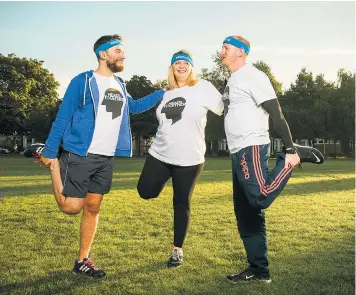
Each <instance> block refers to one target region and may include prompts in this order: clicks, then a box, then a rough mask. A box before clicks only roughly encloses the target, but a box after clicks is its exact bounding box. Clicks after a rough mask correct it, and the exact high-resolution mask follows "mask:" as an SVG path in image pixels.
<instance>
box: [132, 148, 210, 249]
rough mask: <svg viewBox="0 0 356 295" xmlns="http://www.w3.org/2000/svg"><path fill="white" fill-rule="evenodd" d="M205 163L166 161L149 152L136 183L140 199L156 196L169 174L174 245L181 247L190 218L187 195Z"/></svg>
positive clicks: (190, 193) (189, 195)
mask: <svg viewBox="0 0 356 295" xmlns="http://www.w3.org/2000/svg"><path fill="white" fill-rule="evenodd" d="M203 166H204V163H202V164H199V165H195V166H184V167H183V166H175V165H170V164H166V163H164V162H162V161H160V160H158V159H156V158H154V157H152V156H151V155H148V156H147V158H146V161H145V165H144V167H143V170H142V173H141V176H140V179H139V181H138V184H137V191H138V193H139V194H140V196H141V198H143V199H146V200H148V199H152V198H157V197H158V195H159V194H160V192H161V191H162V189H163V187H164V185H165V183H166V182H167V180H168V179H169V178H170V177H172V183H173V208H174V246H175V247H180V248H181V247H182V246H183V242H184V239H185V236H186V234H187V230H188V226H189V221H190V210H189V207H190V199H191V196H192V193H193V189H194V186H195V184H196V182H197V180H198V178H199V175H200V172H201V171H202V169H203Z"/></svg>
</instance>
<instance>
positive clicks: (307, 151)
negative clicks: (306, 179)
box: [283, 144, 324, 164]
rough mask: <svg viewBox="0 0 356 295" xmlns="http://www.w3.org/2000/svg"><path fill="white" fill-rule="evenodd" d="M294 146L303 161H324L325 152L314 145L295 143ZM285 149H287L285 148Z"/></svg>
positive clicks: (319, 162)
mask: <svg viewBox="0 0 356 295" xmlns="http://www.w3.org/2000/svg"><path fill="white" fill-rule="evenodd" d="M293 147H294V148H295V149H296V150H297V153H298V155H299V157H300V162H301V163H313V164H322V163H323V162H324V156H323V154H322V153H321V152H320V151H319V150H318V149H316V148H314V147H312V146H302V145H299V144H293ZM283 151H285V149H284V148H283Z"/></svg>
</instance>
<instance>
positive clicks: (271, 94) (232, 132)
mask: <svg viewBox="0 0 356 295" xmlns="http://www.w3.org/2000/svg"><path fill="white" fill-rule="evenodd" d="M276 97H277V96H276V93H275V91H274V89H273V87H272V84H271V82H270V80H269V78H268V77H267V75H266V74H265V73H263V72H262V71H260V70H258V69H257V68H256V67H254V66H252V65H250V64H245V65H244V66H243V67H242V68H240V69H239V70H237V71H236V72H233V73H232V74H231V76H230V79H229V81H228V83H227V85H226V88H225V90H224V95H223V102H224V106H225V111H224V114H225V120H224V122H225V123H224V125H225V133H226V137H227V143H228V146H229V150H230V152H231V153H232V154H233V153H236V152H238V151H239V150H240V149H242V148H244V147H247V146H252V145H261V144H267V143H269V142H270V139H269V133H268V128H269V126H268V117H269V115H268V113H267V112H266V111H265V110H264V109H263V107H262V106H261V103H263V102H265V101H267V100H271V99H275V98H276Z"/></svg>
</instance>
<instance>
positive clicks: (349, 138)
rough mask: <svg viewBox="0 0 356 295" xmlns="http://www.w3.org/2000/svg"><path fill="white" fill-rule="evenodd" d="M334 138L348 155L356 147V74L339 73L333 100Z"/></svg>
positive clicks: (341, 71)
mask: <svg viewBox="0 0 356 295" xmlns="http://www.w3.org/2000/svg"><path fill="white" fill-rule="evenodd" d="M331 119H332V126H333V129H332V131H331V133H332V135H333V137H334V138H335V139H337V140H340V143H341V150H342V152H343V153H345V154H347V153H349V152H350V151H354V147H355V73H351V72H346V71H345V70H344V69H340V70H339V71H338V81H337V87H336V89H335V92H334V95H333V97H332V99H331Z"/></svg>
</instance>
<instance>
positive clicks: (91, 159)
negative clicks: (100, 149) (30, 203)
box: [60, 151, 114, 198]
mask: <svg viewBox="0 0 356 295" xmlns="http://www.w3.org/2000/svg"><path fill="white" fill-rule="evenodd" d="M60 164H61V177H62V183H63V195H65V196H66V197H74V198H85V197H86V195H87V193H95V194H101V195H104V194H107V193H108V192H109V191H110V188H111V183H112V176H113V166H114V157H109V156H102V155H94V154H88V155H87V156H86V157H82V156H78V155H76V154H73V153H71V152H68V151H64V152H63V154H62V156H61V159H60Z"/></svg>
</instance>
